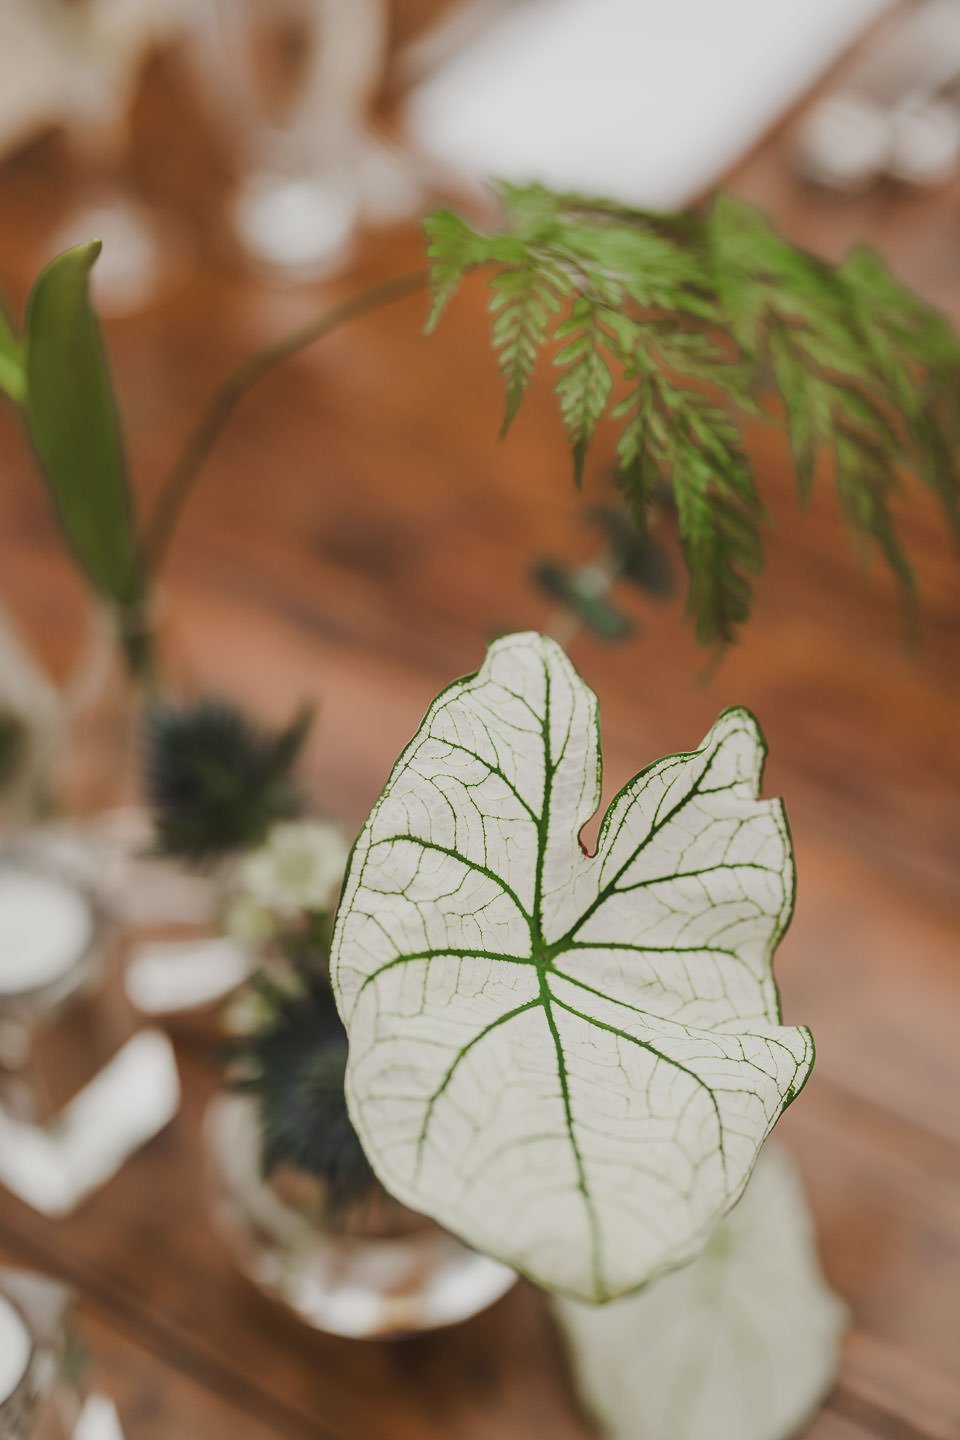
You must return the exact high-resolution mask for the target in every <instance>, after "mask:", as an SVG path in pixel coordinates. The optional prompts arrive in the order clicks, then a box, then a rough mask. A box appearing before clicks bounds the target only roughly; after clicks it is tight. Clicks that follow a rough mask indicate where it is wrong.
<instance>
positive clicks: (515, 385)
mask: <svg viewBox="0 0 960 1440" xmlns="http://www.w3.org/2000/svg"><path fill="white" fill-rule="evenodd" d="M490 286H491V290H492V295H491V299H490V312H491V314H492V316H493V348H494V350H495V351H496V352H497V360H498V363H499V366H500V373H501V375H502V376H503V379H504V383H505V384H506V387H507V407H506V412H505V414H504V419H503V426H502V429H501V434H502V435H505V434H506V433H507V431H508V430H509V428H510V426H511V425H512V423H513V419H514V416H515V415H516V413H517V410H518V409H519V408H520V402H521V400H522V399H523V396H524V392H525V390H526V388H527V386H528V384H529V383H530V377H531V376H532V374H533V370H534V366H535V365H536V363H537V355H538V354H539V352H540V350H541V348H542V347H543V345H544V344H545V343H546V339H547V329H548V326H549V324H550V321H551V318H552V317H553V316H555V315H556V313H557V312H558V311H559V310H560V308H561V297H562V296H564V295H565V294H566V293H568V291H569V283H568V282H567V280H566V277H565V276H564V275H563V272H562V271H559V270H551V269H550V268H548V267H546V266H544V265H537V264H536V263H534V262H531V261H529V260H528V261H527V262H526V263H524V264H523V265H515V266H508V267H507V268H505V269H502V270H500V271H498V272H497V274H496V275H494V276H493V278H492V279H491V282H490Z"/></svg>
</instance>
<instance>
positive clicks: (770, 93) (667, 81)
mask: <svg viewBox="0 0 960 1440" xmlns="http://www.w3.org/2000/svg"><path fill="white" fill-rule="evenodd" d="M889 3H890V0H775V3H771V0H669V3H664V0H517V3H516V4H515V6H514V8H513V9H512V10H510V11H509V12H508V13H507V14H506V15H504V16H503V17H502V18H501V19H500V20H499V21H498V22H497V23H496V24H494V25H492V26H491V27H490V28H489V29H488V30H487V31H486V32H485V33H484V34H483V35H481V36H480V37H478V38H477V39H476V40H475V41H474V42H473V44H472V45H471V46H470V47H469V48H467V49H464V50H463V51H461V53H460V54H458V55H457V56H456V57H455V58H454V59H453V60H451V61H449V62H448V63H447V64H446V66H444V67H443V68H442V69H440V70H439V71H438V72H437V73H436V74H435V75H433V76H432V77H431V78H430V79H429V80H427V81H426V82H425V83H424V84H423V85H422V86H421V87H420V88H419V89H418V90H417V91H415V92H414V94H413V96H412V97H411V100H410V104H409V110H408V123H409V128H410V131H411V134H412V138H413V140H414V141H415V143H416V144H417V146H418V148H419V149H421V150H422V151H424V152H425V153H426V154H427V155H429V156H430V157H432V158H433V159H434V160H435V161H437V162H439V163H440V164H441V165H443V166H445V167H449V168H450V169H451V170H453V171H454V172H459V173H461V174H463V175H466V176H468V177H473V178H476V179H479V180H485V179H487V178H488V177H490V176H497V177H502V178H504V179H510V180H516V181H526V180H542V181H543V182H544V183H545V184H548V185H552V186H555V187H558V188H561V189H563V188H567V189H578V190H581V191H586V192H594V193H602V194H605V195H610V196H613V197H616V198H619V199H622V200H624V201H627V202H628V203H632V204H636V205H642V206H646V207H650V208H654V209H656V208H662V209H673V208H676V207H678V206H682V205H684V204H685V203H687V202H688V201H690V200H691V199H693V198H694V197H695V196H696V195H697V194H698V193H699V192H700V191H701V190H703V189H704V188H705V187H707V186H709V185H710V184H712V183H713V182H714V181H716V180H717V179H718V178H719V177H720V176H722V175H723V173H724V172H725V171H726V170H727V169H729V168H730V166H731V165H732V164H733V163H734V162H735V161H736V160H737V159H739V158H740V156H742V155H743V154H744V153H745V152H746V151H747V150H749V148H750V146H751V145H753V144H754V143H755V142H756V141H757V140H758V139H759V138H760V137H761V136H762V135H763V133H764V132H765V131H766V130H767V129H768V128H769V126H770V125H771V124H772V123H773V122H774V121H775V120H776V119H777V118H778V117H779V116H780V115H781V114H783V112H784V111H785V110H786V109H788V108H789V106H790V105H791V104H792V103H793V102H794V101H795V100H796V99H797V98H798V97H799V96H801V95H802V94H803V93H804V91H805V90H807V89H808V88H809V87H810V86H811V85H812V84H813V83H814V82H815V81H816V79H817V78H818V77H819V76H820V75H821V74H822V73H823V71H824V70H826V69H827V68H828V67H829V65H830V64H831V63H832V62H833V61H834V60H835V59H836V58H837V57H838V56H839V55H840V54H841V52H842V51H843V49H844V48H845V47H846V46H847V45H849V44H850V42H851V41H852V40H853V39H854V38H855V37H856V36H857V34H858V33H859V32H860V31H861V30H862V29H863V28H864V27H865V26H866V25H867V24H868V23H869V22H870V21H872V20H874V19H875V18H876V17H877V16H878V15H879V14H880V13H881V11H883V10H884V9H885V8H886V7H887V5H888V4H889Z"/></svg>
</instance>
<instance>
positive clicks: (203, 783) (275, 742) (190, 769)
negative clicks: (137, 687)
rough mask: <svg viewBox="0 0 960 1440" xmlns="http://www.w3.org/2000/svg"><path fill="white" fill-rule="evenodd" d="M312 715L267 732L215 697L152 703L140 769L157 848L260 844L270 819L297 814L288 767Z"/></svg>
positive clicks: (210, 849) (210, 850)
mask: <svg viewBox="0 0 960 1440" xmlns="http://www.w3.org/2000/svg"><path fill="white" fill-rule="evenodd" d="M310 721H311V714H310V711H309V710H301V711H300V712H299V714H298V715H296V716H295V718H294V719H293V721H292V722H291V723H290V724H289V725H288V726H287V727H286V728H285V729H283V730H281V731H279V732H278V733H271V732H268V731H265V730H261V729H260V728H259V727H258V726H256V725H254V724H253V723H252V722H251V721H250V720H248V719H247V717H246V716H245V715H243V714H242V712H241V711H239V710H237V709H235V708H234V707H233V706H231V705H227V704H224V703H222V702H221V701H212V700H204V701H200V702H198V703H195V704H192V705H186V706H182V707H178V706H172V705H158V706H156V707H154V709H153V710H152V711H151V713H150V715H149V716H148V719H147V724H146V736H145V739H146V756H145V765H144V771H145V778H146V790H147V797H148V800H149V803H150V806H151V809H152V811H153V817H154V826H155V830H156V837H157V844H158V847H159V849H160V850H161V851H162V852H163V853H164V854H166V855H178V856H181V857H182V858H183V859H186V860H194V861H203V860H212V859H217V858H218V857H220V856H222V855H227V854H230V853H233V852H235V851H238V850H246V849H249V848H252V847H253V846H255V845H258V844H259V843H260V842H261V841H262V840H263V839H264V838H265V837H266V834H267V832H268V830H269V829H270V827H271V825H273V824H275V823H276V822H277V821H279V820H287V819H290V818H292V817H293V816H296V815H298V814H300V813H301V811H302V809H303V798H302V796H301V793H300V790H299V788H298V786H297V783H296V781H295V779H294V777H293V774H292V771H293V767H294V764H295V762H296V760H297V757H298V755H299V753H300V750H301V748H302V746H303V742H304V740H305V739H306V736H307V732H308V730H309V728H310Z"/></svg>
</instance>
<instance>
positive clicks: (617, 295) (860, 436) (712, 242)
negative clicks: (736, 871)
mask: <svg viewBox="0 0 960 1440" xmlns="http://www.w3.org/2000/svg"><path fill="white" fill-rule="evenodd" d="M500 197H501V201H502V205H503V223H502V225H501V226H500V227H499V228H498V229H497V230H496V231H494V232H493V233H485V232H483V231H481V230H479V229H476V228H474V227H472V226H470V225H469V224H468V223H467V222H466V221H464V220H463V219H461V218H460V217H459V216H456V215H453V214H452V213H450V212H449V211H440V212H438V213H437V214H435V215H433V216H431V217H430V218H429V219H428V220H427V222H426V231H427V239H428V247H427V248H428V255H429V258H430V263H431V267H432V279H433V292H434V305H433V311H432V314H431V319H430V324H431V326H432V325H434V324H435V323H436V321H437V319H438V318H439V316H440V315H441V314H442V312H443V310H444V309H445V307H446V305H447V304H448V303H449V301H450V299H451V298H452V296H453V295H454V294H455V293H456V290H457V289H458V287H459V285H460V283H461V281H462V279H463V277H464V276H465V275H466V274H467V273H468V272H469V271H471V270H473V269H475V268H478V267H481V266H487V267H490V269H491V277H490V284H491V303H490V309H491V311H492V314H493V343H494V348H495V350H496V352H497V356H498V360H499V364H500V368H501V371H502V373H503V375H504V379H505V381H506V387H507V407H506V419H505V428H506V426H508V425H509V424H510V422H511V421H512V419H513V417H514V415H515V414H516V411H517V409H518V407H519V405H520V402H521V400H522V397H523V394H524V391H525V389H526V387H527V385H528V383H529V381H530V378H531V376H532V374H533V371H534V367H535V364H536V361H537V358H538V356H539V355H540V353H541V352H543V351H544V350H546V351H548V352H549V354H550V356H551V359H552V361H553V363H554V364H555V365H556V366H557V367H558V368H559V370H560V375H559V376H558V378H557V380H556V382H555V390H556V393H557V398H558V402H559V406H560V412H561V416H562V418H563V422H564V425H565V428H566V431H567V435H568V438H569V440H570V445H571V450H572V452H573V463H574V473H575V476H576V478H577V479H578V480H579V478H580V475H581V473H582V469H583V465H584V459H585V456H586V454H587V452H588V449H589V446H590V443H591V441H592V439H593V437H594V435H595V433H596V430H597V427H598V426H599V425H600V424H601V422H602V421H604V420H609V421H610V422H611V424H612V426H613V427H614V431H613V433H614V443H615V447H616V453H617V459H618V467H619V468H618V482H619V485H620V488H621V491H622V493H623V496H624V498H625V500H626V502H627V505H628V508H629V510H630V513H631V515H632V518H633V521H634V524H635V525H636V527H637V529H638V531H639V532H640V533H641V534H642V533H645V530H646V520H647V512H648V509H649V507H650V505H651V503H652V502H653V500H654V497H655V496H656V495H657V494H658V492H660V491H661V490H662V488H663V487H664V485H666V486H668V487H669V489H670V490H671V492H672V495H673V499H674V501H675V506H676V513H677V517H678V523H679V528H680V539H681V543H682V547H683V552H684V556H685V559H686V564H687V569H688V571H689V575H690V584H689V595H688V610H689V613H690V615H691V617H692V619H693V622H694V624H695V627H696V630H697V634H698V636H699V638H700V639H701V640H702V641H703V642H704V643H706V644H710V643H722V644H723V643H728V642H730V641H731V640H733V639H735V638H736V635H737V633H738V630H739V627H740V626H741V625H742V624H743V622H744V621H745V620H746V619H747V617H748V615H749V613H750V607H751V602H752V582H751V577H752V575H753V574H754V573H755V572H756V571H757V570H758V569H759V568H760V566H761V563H762V555H763V550H762V537H761V523H762V508H761V505H760V502H759V500H758V497H757V494H756V491H755V487H754V482H753V478H752V475H751V470H750V466H749V463H748V461H747V458H746V456H745V454H744V451H743V447H742V444H741V439H740V423H739V418H738V417H739V416H740V415H742V414H743V413H749V412H753V413H756V412H757V402H756V399H755V395H757V394H760V393H761V391H762V389H763V387H764V386H765V385H767V384H769V382H770V381H771V380H772V382H773V385H774V387H775V389H776V391H777V392H778V394H779V397H780V400H781V402H782V405H783V409H784V413H785V419H786V425H787V430H788V434H789V438H790V444H791V449H792V452H793V456H794V463H795V469H796V478H797V488H798V493H799V495H800V498H801V499H805V498H806V497H807V496H808V495H809V494H810V491H811V488H812V486H813V483H814V478H815V475H816V474H817V473H818V471H819V470H820V469H821V468H822V466H823V465H824V462H827V461H829V463H830V466H831V468H832V471H833V477H834V483H835V486H836V490H837V493H838V496H839V501H840V505H841V510H842V513H843V517H844V519H845V522H846V524H847V526H848V528H849V529H850V530H851V531H852V533H853V534H854V536H855V537H856V538H857V539H858V540H861V541H865V542H866V543H867V545H868V546H869V547H874V548H876V549H878V550H879V551H880V553H881V554H882V555H883V557H884V558H885V560H886V562H887V563H888V565H889V566H890V568H891V569H892V571H893V572H894V574H895V575H896V576H897V578H898V579H899V580H900V582H901V583H902V585H903V586H904V587H905V589H907V590H909V589H910V588H911V587H912V583H913V581H912V573H911V570H910V566H909V563H908V561H907V559H906V557H905V555H904V553H903V550H902V547H901V545H900V542H899V539H898V537H897V533H896V529H895V525H894V519H893V513H892V510H891V500H892V498H893V497H894V496H895V494H896V493H897V491H898V489H899V488H900V481H901V475H902V472H903V471H904V470H906V469H912V470H915V471H916V472H917V473H918V474H919V476H920V477H921V479H922V480H923V481H924V483H926V484H927V485H928V486H929V487H930V488H931V489H932V490H933V491H934V492H935V493H936V494H937V496H938V497H939V500H940V502H941V504H942V505H943V508H944V510H945V512H946V514H947V517H948V519H949V522H950V524H951V526H952V527H953V529H954V531H955V533H957V535H958V536H960V479H958V471H957V465H956V452H957V448H958V444H960V414H958V412H960V407H958V406H957V405H956V400H955V397H956V393H957V386H958V380H960V348H958V344H957V340H956V338H955V336H954V334H953V332H952V331H951V329H950V327H949V326H948V325H947V324H946V322H944V321H943V320H942V319H941V318H940V317H939V316H938V315H937V314H936V313H935V312H934V311H932V310H931V309H929V308H928V307H927V306H925V305H923V304H922V303H921V302H920V301H918V300H916V299H915V298H914V297H913V296H912V295H910V294H909V293H908V292H907V291H905V290H903V289H902V288H901V287H900V286H899V285H898V284H897V283H896V282H895V281H894V280H893V279H892V277H891V276H890V275H889V273H888V272H887V271H886V269H885V268H884V267H883V265H882V264H881V263H880V261H879V260H878V259H877V258H876V257H875V256H874V255H872V254H870V253H869V252H867V251H863V250H858V251H855V252H854V253H853V254H851V255H850V256H849V257H848V258H847V260H846V261H845V262H844V263H843V264H842V265H840V266H838V267H834V266H831V265H828V264H827V263H825V262H824V261H822V260H819V259H817V258H815V257H814V256H812V255H809V254H807V253H806V252H804V251H802V250H799V249H797V248H796V247H794V246H792V245H790V244H789V243H788V242H787V241H785V240H784V239H782V237H780V236H779V235H777V234H776V232H775V231H774V230H773V229H772V228H771V227H770V226H769V225H768V224H767V222H766V221H765V220H764V219H763V217H762V216H760V215H759V214H757V213H756V212H755V211H753V210H751V209H750V208H749V207H747V206H744V205H742V204H740V203H738V202H736V201H734V200H731V199H729V198H725V197H721V198H720V199H718V200H717V201H716V203H715V204H714V205H713V206H712V208H711V209H710V210H709V212H707V213H706V214H704V215H700V216H693V217H671V216H663V215H655V214H649V213H644V212H641V211H635V210H630V209H628V208H626V207H623V206H617V205H613V204H611V203H609V202H608V201H605V200H593V199H584V198H581V197H578V196H572V195H562V194H556V193H554V192H552V191H549V190H547V189H545V188H543V187H542V186H538V185H532V186H528V187H515V186H510V185H502V186H501V187H500Z"/></svg>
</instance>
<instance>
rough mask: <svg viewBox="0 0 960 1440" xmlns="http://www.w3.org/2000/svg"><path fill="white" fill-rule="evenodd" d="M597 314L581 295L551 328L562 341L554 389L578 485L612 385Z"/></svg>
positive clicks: (596, 306) (599, 313)
mask: <svg viewBox="0 0 960 1440" xmlns="http://www.w3.org/2000/svg"><path fill="white" fill-rule="evenodd" d="M600 317H601V309H600V307H599V306H598V305H596V304H595V303H594V302H593V301H591V300H590V299H588V298H587V297H586V296H581V297H580V299H579V300H575V301H574V304H573V308H572V310H571V313H570V318H569V320H565V321H564V322H563V324H561V325H558V326H557V327H556V330H555V332H554V339H556V340H563V341H565V342H566V343H565V344H564V346H563V349H562V350H560V351H559V353H558V354H557V356H556V358H555V361H554V363H555V364H556V365H558V366H559V367H560V369H561V370H562V371H563V374H562V375H561V376H560V379H559V380H558V381H557V386H556V390H557V399H558V400H559V402H560V414H561V417H562V419H563V423H564V426H565V427H566V431H567V435H568V437H569V440H570V444H571V446H572V448H573V467H574V477H575V479H576V482H577V484H578V485H579V484H580V482H581V480H582V478H583V465H584V460H585V459H586V454H587V449H588V448H589V445H590V441H591V440H592V439H593V432H594V431H595V430H596V428H597V426H598V424H599V423H600V421H601V420H602V419H603V416H604V414H605V413H606V409H607V402H608V401H609V399H610V392H611V390H612V389H613V376H612V375H611V374H610V366H609V364H608V363H607V361H606V360H605V358H604V355H603V349H604V346H605V344H606V334H605V332H604V329H603V326H602V324H601V318H600Z"/></svg>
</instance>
